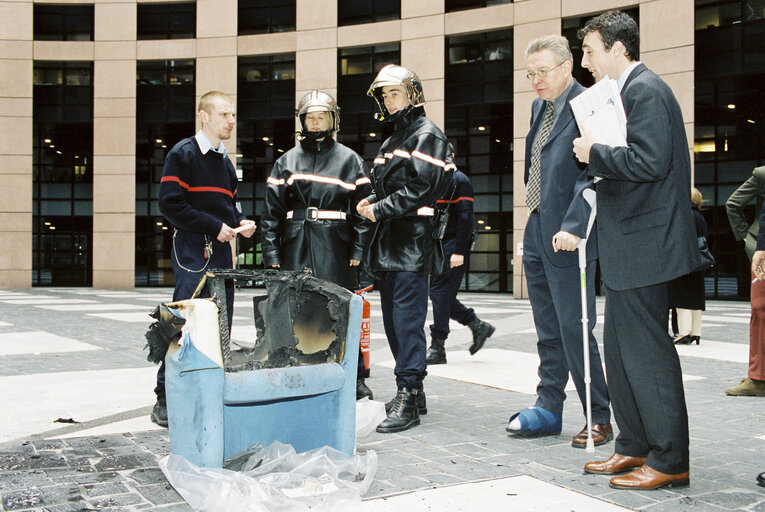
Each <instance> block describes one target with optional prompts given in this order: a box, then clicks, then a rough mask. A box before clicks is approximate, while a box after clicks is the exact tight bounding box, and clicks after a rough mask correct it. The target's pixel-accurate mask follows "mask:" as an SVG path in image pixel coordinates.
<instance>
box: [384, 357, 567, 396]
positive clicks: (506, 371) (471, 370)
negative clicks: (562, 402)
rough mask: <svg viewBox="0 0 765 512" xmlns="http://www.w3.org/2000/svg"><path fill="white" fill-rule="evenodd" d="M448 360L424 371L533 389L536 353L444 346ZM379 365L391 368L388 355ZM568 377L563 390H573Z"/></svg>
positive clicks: (525, 390)
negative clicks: (447, 347)
mask: <svg viewBox="0 0 765 512" xmlns="http://www.w3.org/2000/svg"><path fill="white" fill-rule="evenodd" d="M446 359H447V360H448V361H449V363H448V364H444V365H431V366H428V375H429V376H434V377H443V378H445V379H452V380H458V381H462V382H468V383H472V384H480V385H482V386H489V387H493V388H499V389H506V390H508V391H517V392H519V393H525V394H527V395H533V394H535V393H536V392H537V391H536V390H537V384H538V383H539V377H538V376H537V368H538V367H539V356H538V355H537V354H530V353H528V352H518V351H515V350H503V349H496V348H485V349H483V350H481V351H480V352H478V353H477V354H476V355H474V356H471V355H470V353H469V352H468V351H467V350H447V351H446ZM380 365H381V366H386V367H388V368H393V366H394V363H393V360H392V359H389V360H387V361H384V362H381V363H380ZM574 389H575V388H574V384H573V382H572V381H571V379H569V382H568V384H567V385H566V390H567V391H573V390H574Z"/></svg>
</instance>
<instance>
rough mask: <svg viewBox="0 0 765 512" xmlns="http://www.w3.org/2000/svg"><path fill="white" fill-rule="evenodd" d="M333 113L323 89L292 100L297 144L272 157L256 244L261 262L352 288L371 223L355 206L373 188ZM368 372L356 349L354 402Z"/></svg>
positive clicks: (332, 101) (366, 392) (365, 392)
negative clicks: (295, 105)
mask: <svg viewBox="0 0 765 512" xmlns="http://www.w3.org/2000/svg"><path fill="white" fill-rule="evenodd" d="M339 110H340V109H339V108H338V106H337V102H335V99H334V98H333V97H332V96H331V95H329V94H327V93H326V92H323V91H317V90H314V91H311V92H309V93H308V94H306V95H305V96H303V98H302V99H301V100H300V102H299V103H298V108H297V110H296V111H295V115H296V116H297V117H298V119H299V120H300V125H301V127H302V130H301V131H299V132H298V134H297V136H298V140H299V142H300V144H299V145H297V146H295V147H294V148H292V149H290V150H289V151H287V152H286V153H284V154H283V155H282V156H281V157H279V159H278V160H277V161H276V163H274V167H273V169H272V170H271V176H269V177H268V181H267V187H266V196H265V209H264V212H263V217H262V220H261V223H262V241H261V247H262V250H263V261H264V263H265V265H266V267H270V268H276V269H279V268H280V269H283V270H302V269H304V268H309V269H311V272H312V273H313V275H314V276H316V277H317V278H319V279H324V280H326V281H331V282H333V283H336V284H339V285H340V286H343V287H345V288H347V289H349V290H351V291H353V290H355V289H357V288H358V286H359V276H358V268H359V265H360V263H361V259H362V257H363V255H364V247H365V245H366V237H367V235H368V233H369V228H370V226H371V224H370V223H369V221H367V220H366V219H364V218H363V217H362V216H361V215H359V214H358V212H357V211H356V204H357V203H358V202H359V201H361V199H363V198H365V197H367V196H368V195H369V192H370V190H371V189H372V186H371V182H370V180H369V177H367V173H366V169H367V167H366V164H365V163H364V160H363V159H362V158H361V157H360V156H359V155H357V154H356V153H355V152H354V151H353V150H351V149H349V148H347V147H346V146H344V145H342V144H340V143H339V142H335V139H334V138H333V135H334V134H335V133H337V131H338V130H339V129H340V115H339ZM367 377H369V370H367V369H366V368H365V366H364V359H363V354H362V353H361V352H359V363H358V373H357V379H356V399H359V398H363V397H365V396H366V397H369V398H370V399H371V398H372V391H371V390H370V389H369V387H367V385H366V383H365V382H364V379H365V378H367Z"/></svg>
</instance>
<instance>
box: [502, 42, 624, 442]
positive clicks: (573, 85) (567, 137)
mask: <svg viewBox="0 0 765 512" xmlns="http://www.w3.org/2000/svg"><path fill="white" fill-rule="evenodd" d="M526 62H527V68H528V72H527V74H526V76H527V77H528V78H529V79H530V80H531V83H532V86H533V87H534V90H535V91H536V93H537V94H538V95H539V98H537V99H535V100H534V103H533V105H532V108H531V129H530V130H529V133H528V135H527V136H526V170H525V181H526V202H527V204H528V207H529V210H530V214H529V219H528V222H527V223H526V231H525V233H524V236H523V269H524V272H525V273H526V283H527V286H528V291H529V299H530V300H531V307H532V310H533V312H534V324H535V326H536V330H537V336H538V338H539V341H538V342H537V351H538V353H539V385H538V386H537V401H536V404H535V405H534V407H530V408H527V409H524V410H522V411H520V412H519V413H516V414H515V415H513V416H512V417H511V418H510V424H509V425H508V427H507V430H508V431H509V432H512V433H517V434H519V435H557V434H559V433H560V431H561V427H562V414H563V401H564V400H565V399H566V391H565V388H566V383H567V382H568V375H569V372H571V376H572V378H573V380H574V384H575V385H576V390H577V393H578V394H579V399H580V400H581V402H582V406H583V408H584V405H585V404H586V395H585V383H584V352H583V348H582V308H581V304H580V302H579V300H577V298H578V297H579V296H580V286H581V283H580V275H579V271H578V269H577V266H578V261H579V260H578V258H577V254H576V252H574V251H576V248H577V246H578V245H579V242H580V240H581V239H582V238H585V237H587V223H588V220H589V216H590V210H591V208H590V205H589V204H588V203H587V201H585V200H584V198H583V197H582V195H581V194H576V193H575V188H576V185H577V180H579V181H580V182H581V181H584V182H586V181H588V178H587V172H586V171H584V170H583V169H584V167H585V166H584V165H579V164H578V163H577V161H576V158H574V155H572V154H571V144H572V142H573V140H574V139H575V138H576V137H578V136H579V130H578V129H577V125H576V121H575V119H574V114H573V112H572V110H571V106H570V105H569V101H570V100H571V99H572V98H574V97H576V96H577V95H579V94H580V93H581V92H582V91H583V90H584V87H582V86H581V85H580V84H579V83H578V82H577V81H576V80H574V78H573V76H572V75H571V71H572V69H573V67H574V62H573V57H572V55H571V50H570V49H569V46H568V41H567V40H566V38H565V37H561V36H545V37H540V38H538V39H535V40H534V41H531V43H529V45H528V46H527V47H526ZM589 181H591V180H589ZM587 258H588V264H587V308H588V315H587V316H588V320H589V329H588V332H589V346H590V348H589V350H590V373H591V378H592V418H593V431H592V434H593V441H594V442H595V445H601V444H604V443H606V442H608V441H610V440H611V439H612V438H613V430H612V428H611V423H610V422H611V410H610V409H609V406H608V391H607V389H606V380H605V377H604V376H603V366H602V365H601V362H600V353H599V352H598V344H597V342H596V341H595V336H593V334H592V329H593V328H594V327H595V320H596V313H595V260H596V259H597V248H596V244H595V237H594V236H591V237H589V239H588V240H587ZM586 444H587V425H585V426H584V428H583V429H582V430H581V432H579V433H578V434H577V435H575V436H574V438H573V440H572V445H573V446H575V447H578V448H584V447H585V446H586Z"/></svg>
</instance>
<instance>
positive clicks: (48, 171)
mask: <svg viewBox="0 0 765 512" xmlns="http://www.w3.org/2000/svg"><path fill="white" fill-rule="evenodd" d="M33 115H34V120H33V125H32V126H33V129H32V131H33V142H34V145H33V148H34V152H33V160H32V165H33V180H34V184H33V196H32V199H33V217H32V235H33V239H32V284H33V285H65V286H88V285H90V284H92V275H91V270H92V224H93V168H92V165H93V63H91V62H60V61H36V62H35V64H34V96H33Z"/></svg>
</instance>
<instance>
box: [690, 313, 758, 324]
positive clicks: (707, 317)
mask: <svg viewBox="0 0 765 512" xmlns="http://www.w3.org/2000/svg"><path fill="white" fill-rule="evenodd" d="M701 320H702V322H706V321H709V320H712V321H714V322H724V323H734V324H748V323H749V317H747V318H741V317H736V316H723V315H704V314H702V315H701Z"/></svg>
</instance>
